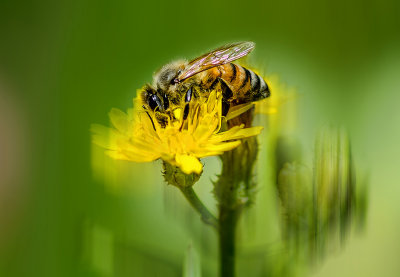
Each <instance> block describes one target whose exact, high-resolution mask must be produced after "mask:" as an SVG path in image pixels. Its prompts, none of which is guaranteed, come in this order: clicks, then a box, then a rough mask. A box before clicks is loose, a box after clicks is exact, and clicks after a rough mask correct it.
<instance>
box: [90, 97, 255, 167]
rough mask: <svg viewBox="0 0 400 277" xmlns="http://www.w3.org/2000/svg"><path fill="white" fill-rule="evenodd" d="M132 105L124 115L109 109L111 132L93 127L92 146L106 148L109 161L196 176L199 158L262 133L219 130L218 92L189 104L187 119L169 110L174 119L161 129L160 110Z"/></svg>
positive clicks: (176, 110)
mask: <svg viewBox="0 0 400 277" xmlns="http://www.w3.org/2000/svg"><path fill="white" fill-rule="evenodd" d="M134 102H136V103H135V105H134V107H135V108H134V109H130V110H128V113H124V112H122V111H120V110H118V109H112V110H111V112H110V119H111V123H112V125H113V127H112V128H107V127H104V126H101V125H93V126H92V132H93V141H94V143H96V144H98V145H100V146H102V147H104V148H106V149H107V150H108V151H107V153H108V155H109V156H111V157H112V158H114V159H119V160H129V161H134V162H150V161H154V160H157V159H162V160H164V161H166V162H168V163H170V164H171V165H174V166H178V167H179V168H180V169H181V170H182V171H183V172H184V173H186V174H191V173H197V174H200V173H201V172H202V170H203V165H202V163H201V162H200V161H199V159H200V158H203V157H207V156H214V155H220V154H222V153H223V152H225V151H229V150H231V149H233V148H235V147H237V146H238V145H239V144H240V143H241V141H240V139H242V138H247V137H251V136H255V135H258V134H259V133H260V132H261V130H262V127H252V128H244V126H243V125H241V126H235V127H233V128H231V129H229V130H227V131H223V132H220V131H221V121H222V119H223V118H222V92H221V90H220V89H216V90H213V91H211V92H210V94H209V95H208V97H199V98H197V99H194V100H192V101H191V102H190V104H189V105H190V106H189V112H188V115H187V118H186V117H184V116H183V114H184V109H183V108H182V107H179V106H178V107H173V111H172V112H173V114H174V116H173V118H172V119H171V118H169V117H168V119H167V124H166V125H165V126H162V125H161V124H160V123H159V122H158V121H157V118H159V116H160V114H159V112H157V111H156V112H153V111H146V110H144V109H143V108H138V107H141V106H140V100H138V99H136V100H135V101H134ZM249 105H251V104H249ZM242 110H245V109H243V108H242ZM233 111H235V110H234V109H233ZM236 114H238V111H236ZM228 116H229V114H228Z"/></svg>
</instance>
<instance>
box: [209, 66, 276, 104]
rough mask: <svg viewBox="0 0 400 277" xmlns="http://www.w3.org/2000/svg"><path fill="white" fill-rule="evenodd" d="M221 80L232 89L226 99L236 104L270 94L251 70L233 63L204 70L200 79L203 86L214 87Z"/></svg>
mask: <svg viewBox="0 0 400 277" xmlns="http://www.w3.org/2000/svg"><path fill="white" fill-rule="evenodd" d="M220 80H222V81H223V82H224V83H225V84H226V85H227V86H228V88H229V89H230V90H231V91H232V93H231V96H230V97H229V99H225V100H228V101H232V102H235V103H236V104H241V103H248V102H252V101H257V100H260V99H263V98H266V97H268V96H269V95H270V92H269V88H268V85H267V83H266V82H265V81H264V79H263V78H262V77H260V76H259V75H257V74H256V73H254V72H253V71H252V70H250V69H247V68H244V67H243V66H240V65H236V64H233V63H227V64H224V65H221V66H218V67H214V68H211V69H209V70H207V71H206V75H205V76H204V77H203V79H202V85H203V86H204V87H205V88H212V87H214V86H215V85H216V84H217V83H218V82H219V81H220Z"/></svg>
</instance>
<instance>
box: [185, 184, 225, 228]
mask: <svg viewBox="0 0 400 277" xmlns="http://www.w3.org/2000/svg"><path fill="white" fill-rule="evenodd" d="M178 188H179V189H180V190H181V191H182V193H183V195H184V196H185V198H186V199H187V200H188V201H189V203H190V205H191V206H192V207H193V208H194V209H195V210H196V211H197V212H198V213H199V214H200V215H201V219H202V220H203V221H204V222H205V223H206V224H209V225H211V226H213V227H214V228H215V229H218V220H217V219H216V218H215V216H214V215H213V214H212V213H211V212H210V211H209V210H208V209H207V207H206V206H204V204H203V202H201V200H200V199H199V197H197V194H196V192H195V191H194V189H193V186H187V187H178Z"/></svg>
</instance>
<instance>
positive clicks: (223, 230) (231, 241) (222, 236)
mask: <svg viewBox="0 0 400 277" xmlns="http://www.w3.org/2000/svg"><path fill="white" fill-rule="evenodd" d="M237 218H238V214H237V211H236V210H235V209H229V208H224V207H220V214H219V249H220V266H221V268H220V276H223V277H233V276H235V233H236V232H235V230H236V222H237Z"/></svg>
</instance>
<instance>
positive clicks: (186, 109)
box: [183, 87, 193, 120]
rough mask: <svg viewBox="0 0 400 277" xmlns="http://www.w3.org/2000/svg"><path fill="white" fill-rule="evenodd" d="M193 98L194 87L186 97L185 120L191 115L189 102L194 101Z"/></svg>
mask: <svg viewBox="0 0 400 277" xmlns="http://www.w3.org/2000/svg"><path fill="white" fill-rule="evenodd" d="M192 96H193V90H192V87H190V88H189V89H188V91H187V92H186V95H185V103H186V104H185V108H184V109H183V120H186V118H187V117H188V115H189V102H190V100H192Z"/></svg>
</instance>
